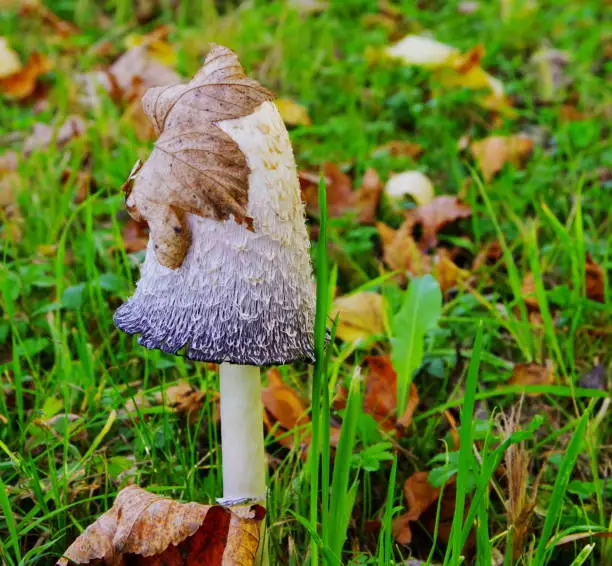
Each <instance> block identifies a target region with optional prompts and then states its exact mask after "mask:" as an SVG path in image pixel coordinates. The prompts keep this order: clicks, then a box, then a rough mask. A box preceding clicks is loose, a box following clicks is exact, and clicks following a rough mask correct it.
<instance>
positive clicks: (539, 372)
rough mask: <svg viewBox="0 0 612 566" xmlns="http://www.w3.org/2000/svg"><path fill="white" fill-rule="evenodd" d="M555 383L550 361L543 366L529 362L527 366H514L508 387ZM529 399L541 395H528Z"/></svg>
mask: <svg viewBox="0 0 612 566" xmlns="http://www.w3.org/2000/svg"><path fill="white" fill-rule="evenodd" d="M554 381H555V376H554V366H553V363H552V361H550V360H546V364H545V365H541V364H536V363H534V362H530V363H528V364H514V368H513V370H512V375H511V376H510V380H509V381H508V383H509V384H510V385H552V384H553V383H554ZM529 395H530V396H531V397H538V396H539V395H541V393H530V394H529Z"/></svg>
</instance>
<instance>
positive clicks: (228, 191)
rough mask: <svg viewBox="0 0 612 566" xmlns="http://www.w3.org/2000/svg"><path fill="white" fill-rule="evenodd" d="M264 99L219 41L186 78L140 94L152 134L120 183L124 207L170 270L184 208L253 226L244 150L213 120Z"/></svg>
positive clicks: (176, 262)
mask: <svg viewBox="0 0 612 566" xmlns="http://www.w3.org/2000/svg"><path fill="white" fill-rule="evenodd" d="M271 99H272V95H271V94H270V93H269V92H268V91H267V90H266V89H265V88H263V87H262V86H261V85H260V84H259V83H258V82H257V81H255V80H253V79H250V78H248V77H247V76H245V74H244V72H243V70H242V67H241V65H240V63H239V62H238V58H237V57H236V54H235V53H233V52H232V51H230V50H229V49H227V48H225V47H221V46H214V47H213V49H212V50H211V51H210V53H209V54H208V56H207V57H206V61H205V63H204V66H203V67H202V69H201V70H200V71H199V72H198V73H197V75H196V76H195V77H194V78H193V79H192V80H191V81H190V82H189V83H188V84H186V85H180V84H179V85H175V86H168V87H155V88H152V89H149V90H148V91H147V93H146V94H145V96H144V98H143V101H142V103H143V108H144V110H145V112H146V114H147V116H149V118H150V119H151V121H152V123H153V125H154V127H155V129H156V131H157V132H159V138H158V139H157V142H156V143H155V148H154V149H153V152H152V153H151V155H150V156H149V159H148V160H147V161H146V162H145V164H144V165H143V166H142V168H141V169H140V170H139V171H137V172H134V173H133V175H132V179H133V183H132V182H130V183H128V184H127V187H126V195H127V207H128V211H129V212H130V215H131V216H132V217H133V218H134V219H135V220H137V221H141V220H146V222H147V224H148V225H149V229H150V231H151V238H152V240H153V243H154V246H155V251H156V255H157V259H158V261H159V262H160V263H161V264H162V265H164V266H166V267H168V268H170V269H176V268H178V267H180V265H181V264H182V263H183V259H184V258H185V254H186V253H187V250H188V248H189V246H190V244H191V235H190V232H189V226H188V224H187V221H186V214H187V213H191V214H197V215H199V216H202V217H206V218H214V219H217V220H219V221H221V220H226V219H228V218H230V217H233V218H234V219H235V221H236V222H238V223H239V224H243V225H244V226H245V229H249V230H252V229H253V228H252V219H251V218H248V217H247V213H246V210H247V202H248V188H249V186H248V176H249V173H250V171H249V167H248V164H247V161H246V157H245V156H244V154H243V153H242V151H241V150H240V148H239V147H238V144H237V143H236V142H235V141H234V140H233V139H232V138H231V137H230V136H229V135H228V134H226V133H225V132H224V131H223V130H222V129H221V128H219V127H217V125H216V122H218V121H220V120H230V119H235V118H239V117H242V116H247V115H248V114H251V113H252V112H253V111H254V110H255V109H256V108H257V107H258V106H260V105H261V104H262V103H263V102H265V101H267V100H271ZM185 187H189V190H186V189H185Z"/></svg>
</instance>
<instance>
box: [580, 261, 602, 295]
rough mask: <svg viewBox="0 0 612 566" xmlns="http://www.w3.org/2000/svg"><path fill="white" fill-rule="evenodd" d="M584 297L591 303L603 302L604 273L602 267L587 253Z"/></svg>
mask: <svg viewBox="0 0 612 566" xmlns="http://www.w3.org/2000/svg"><path fill="white" fill-rule="evenodd" d="M584 270H585V274H586V295H587V297H588V298H589V299H591V300H592V301H598V302H600V303H604V302H605V282H604V280H605V273H604V270H603V267H601V265H599V264H598V263H596V262H595V261H593V258H592V257H591V254H589V253H587V256H586V265H585V266H584Z"/></svg>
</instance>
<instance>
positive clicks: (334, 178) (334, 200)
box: [298, 162, 355, 216]
mask: <svg viewBox="0 0 612 566" xmlns="http://www.w3.org/2000/svg"><path fill="white" fill-rule="evenodd" d="M298 177H299V180H300V188H301V191H302V200H303V201H304V202H305V203H306V206H307V207H308V210H309V211H310V212H311V213H316V212H317V211H318V208H319V195H318V185H319V178H320V173H319V172H311V171H300V172H299V173H298ZM323 178H324V180H325V185H326V189H327V210H328V213H329V215H330V216H341V215H343V214H344V213H345V212H347V211H348V210H351V209H352V208H353V207H354V204H355V193H354V192H353V190H352V186H353V181H352V180H351V178H350V177H349V176H348V175H347V174H346V173H343V172H342V171H341V170H340V168H339V167H338V166H337V165H336V164H335V163H330V162H328V163H324V164H323Z"/></svg>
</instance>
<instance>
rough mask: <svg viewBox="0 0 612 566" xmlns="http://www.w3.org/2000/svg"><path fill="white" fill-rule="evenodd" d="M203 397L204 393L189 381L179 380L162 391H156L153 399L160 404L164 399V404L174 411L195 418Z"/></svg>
mask: <svg viewBox="0 0 612 566" xmlns="http://www.w3.org/2000/svg"><path fill="white" fill-rule="evenodd" d="M204 397H206V395H205V394H204V393H203V392H202V391H198V390H197V389H196V388H195V387H193V386H192V385H191V384H190V383H188V382H186V381H179V382H178V383H177V384H175V385H171V386H170V387H168V388H166V390H165V391H164V392H163V393H162V392H159V393H157V394H156V395H155V400H156V401H157V403H160V404H161V403H164V401H165V404H166V405H168V406H169V407H172V408H173V409H174V410H175V412H177V413H179V414H185V415H188V416H189V417H191V418H193V419H197V418H198V415H197V413H198V412H199V410H200V409H201V408H202V404H203V401H204Z"/></svg>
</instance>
